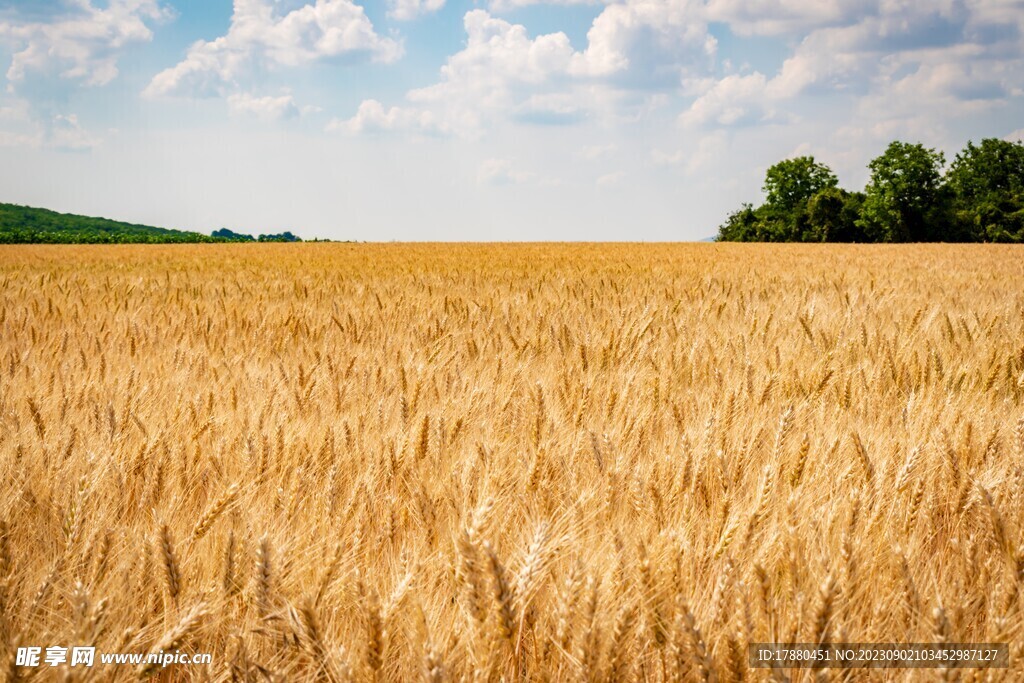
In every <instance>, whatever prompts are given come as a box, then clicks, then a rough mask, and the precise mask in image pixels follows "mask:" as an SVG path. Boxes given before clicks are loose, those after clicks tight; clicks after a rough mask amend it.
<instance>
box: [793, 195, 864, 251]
mask: <svg viewBox="0 0 1024 683" xmlns="http://www.w3.org/2000/svg"><path fill="white" fill-rule="evenodd" d="M863 203H864V194H863V193H861V192H847V191H846V190H843V189H840V188H838V187H826V188H825V189H823V190H821V191H819V192H818V193H817V194H815V195H814V196H813V197H811V199H810V200H809V201H808V202H807V221H806V223H807V227H806V228H805V230H804V234H803V241H804V242H864V241H867V238H866V236H865V235H864V232H863V231H862V230H861V229H860V228H859V227H857V220H858V219H859V218H860V209H861V205H862V204H863Z"/></svg>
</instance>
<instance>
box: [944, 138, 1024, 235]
mask: <svg viewBox="0 0 1024 683" xmlns="http://www.w3.org/2000/svg"><path fill="white" fill-rule="evenodd" d="M946 180H947V183H948V184H949V187H950V190H951V192H952V194H953V202H954V206H955V210H956V218H957V222H958V224H959V225H961V226H962V229H963V230H965V231H969V232H971V233H972V234H973V236H974V238H975V239H980V240H984V241H989V242H1020V241H1024V230H1022V219H1024V144H1022V143H1020V142H1008V141H1006V140H999V139H996V138H987V139H984V140H982V141H981V144H980V145H975V144H974V143H973V142H968V143H967V146H966V147H964V149H963V150H962V151H961V152H960V153H959V154H957V155H956V158H955V159H954V160H953V163H952V164H950V167H949V172H948V173H947V174H946Z"/></svg>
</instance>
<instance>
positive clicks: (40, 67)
mask: <svg viewBox="0 0 1024 683" xmlns="http://www.w3.org/2000/svg"><path fill="white" fill-rule="evenodd" d="M64 10H65V11H58V12H56V13H53V14H49V15H47V14H45V13H35V14H32V15H28V16H30V17H31V18H30V19H19V17H20V16H21V15H20V14H18V13H15V14H10V15H8V18H6V19H2V18H0V42H3V43H5V44H8V45H10V46H12V50H13V55H12V57H11V64H10V67H9V68H8V69H7V80H8V82H9V85H8V89H9V90H17V89H18V88H19V87H20V86H21V85H22V84H24V83H25V82H26V80H27V79H29V78H30V77H31V78H33V79H38V78H40V77H43V78H45V77H56V78H60V79H63V80H67V81H74V82H80V83H82V84H85V85H90V86H99V85H106V84H107V83H109V82H111V81H112V80H114V78H115V77H116V76H117V74H118V69H117V61H118V58H119V57H120V55H121V52H122V50H123V49H124V48H125V47H126V46H127V45H130V44H132V43H140V42H147V41H149V40H151V39H152V38H153V32H152V29H151V28H150V25H151V24H153V23H156V22H158V21H160V20H162V19H166V18H168V17H169V16H170V10H169V9H167V8H165V7H163V6H162V5H161V4H160V3H159V2H158V1H157V0H110V2H109V3H108V4H107V6H106V7H105V8H100V7H96V6H94V5H93V4H92V2H91V0H73V1H72V2H69V3H68V6H67V7H66V8H64Z"/></svg>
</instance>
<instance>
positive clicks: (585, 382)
mask: <svg viewBox="0 0 1024 683" xmlns="http://www.w3.org/2000/svg"><path fill="white" fill-rule="evenodd" d="M0 282H2V310H0V330H2V332H0V482H3V483H2V485H0V657H2V659H0V665H2V668H0V671H3V672H4V673H3V674H2V676H6V679H7V680H22V679H27V680H40V681H43V680H76V681H80V680H94V681H106V680H134V679H136V678H138V677H146V676H153V677H154V678H153V679H154V680H175V681H228V680H241V681H268V680H269V681H307V680H308V681H312V680H328V681H345V680H354V681H417V680H423V681H449V680H450V681H498V680H504V681H519V680H530V681H535V680H536V681H540V680H545V681H570V680H571V681H630V680H636V681H676V680H696V681H710V680H717V681H734V680H769V679H770V678H771V675H770V674H771V672H770V671H769V670H767V669H759V668H751V667H749V666H748V661H747V644H748V643H752V642H767V641H800V642H823V641H829V640H833V641H897V642H914V641H917V642H955V641H972V642H982V641H984V642H1008V643H1009V644H1010V667H1009V668H1008V669H990V670H982V669H977V670H948V671H946V670H940V669H913V670H887V671H873V672H869V671H866V670H825V671H821V672H813V674H812V672H810V671H806V670H805V671H797V670H789V671H777V672H775V674H774V676H775V679H777V680H784V679H789V680H901V681H902V680H922V681H925V680H929V681H930V680H940V679H944V678H945V679H948V680H954V679H959V680H965V681H967V680H1021V676H1022V671H1024V667H1022V666H1021V662H1022V661H1024V659H1022V658H1024V651H1022V647H1021V643H1022V642H1024V641H1022V633H1021V631H1022V628H1024V614H1022V606H1024V597H1022V596H1021V582H1022V578H1024V545H1022V544H1024V538H1022V530H1024V405H1022V398H1024V286H1022V285H1024V252H1022V251H1021V249H1020V248H1018V247H1012V246H1006V247H999V246H981V245H977V246H942V245H931V246H824V245H822V246H797V245H787V246H768V245H738V244H737V245H712V244H691V245H646V246H645V245H625V244H622V245H589V244H578V245H497V244H495V245H366V244H351V245H349V244H327V245H312V244H301V245H195V246H140V247H130V246H111V247H42V246H32V247H5V248H3V249H0ZM28 645H31V646H43V647H44V648H45V647H46V646H50V645H63V646H72V645H76V646H77V645H84V646H94V647H96V648H97V649H98V650H100V651H108V652H141V653H146V652H159V651H165V652H173V651H177V650H180V651H182V652H199V653H210V654H211V655H212V662H211V663H210V664H208V665H191V666H186V665H174V666H170V667H167V668H162V669H161V668H159V667H157V668H156V670H154V669H153V667H146V666H137V667H132V666H117V665H106V666H103V665H100V664H98V663H97V664H96V665H95V666H94V667H92V668H88V669H86V668H82V667H71V666H69V665H66V664H65V665H61V666H57V667H48V666H46V665H43V666H40V667H37V668H30V667H24V666H18V665H17V663H16V661H15V652H16V650H17V648H19V647H23V646H28Z"/></svg>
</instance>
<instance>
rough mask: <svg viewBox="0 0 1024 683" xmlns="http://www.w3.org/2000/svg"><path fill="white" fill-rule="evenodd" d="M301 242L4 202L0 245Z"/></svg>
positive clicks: (289, 235)
mask: <svg viewBox="0 0 1024 683" xmlns="http://www.w3.org/2000/svg"><path fill="white" fill-rule="evenodd" d="M253 241H260V242H300V241H302V240H301V239H300V238H299V237H297V236H296V235H293V234H292V233H291V232H283V233H279V234H272V235H260V236H259V237H258V238H254V237H253V236H252V235H246V234H243V233H236V232H232V231H231V230H228V229H226V228H225V229H221V230H215V231H214V232H213V235H204V234H202V233H198V232H187V231H184V230H171V229H169V228H156V227H153V226H151V225H138V224H135V223H125V222H123V221H114V220H110V219H109V218H92V217H90V216H77V215H75V214H70V213H57V212H56V211H50V210H49V209H36V208H33V207H30V206H19V205H18V204H3V203H0V244H168V243H184V242H253Z"/></svg>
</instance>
